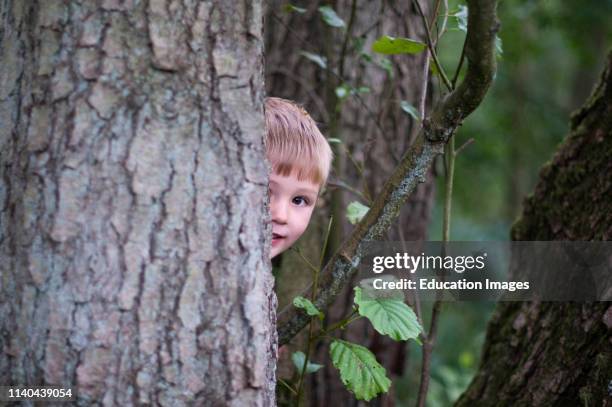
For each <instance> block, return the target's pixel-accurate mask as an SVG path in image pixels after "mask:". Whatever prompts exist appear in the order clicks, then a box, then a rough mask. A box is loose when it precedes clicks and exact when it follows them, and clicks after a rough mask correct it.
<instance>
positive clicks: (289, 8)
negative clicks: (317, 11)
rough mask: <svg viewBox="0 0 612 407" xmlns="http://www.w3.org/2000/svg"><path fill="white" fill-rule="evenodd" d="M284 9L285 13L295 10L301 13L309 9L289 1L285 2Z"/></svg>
mask: <svg viewBox="0 0 612 407" xmlns="http://www.w3.org/2000/svg"><path fill="white" fill-rule="evenodd" d="M283 11H284V12H285V13H293V12H295V13H299V14H304V13H305V12H306V11H307V10H306V9H305V8H302V7H297V6H294V5H293V4H291V3H287V4H285V5H284V6H283Z"/></svg>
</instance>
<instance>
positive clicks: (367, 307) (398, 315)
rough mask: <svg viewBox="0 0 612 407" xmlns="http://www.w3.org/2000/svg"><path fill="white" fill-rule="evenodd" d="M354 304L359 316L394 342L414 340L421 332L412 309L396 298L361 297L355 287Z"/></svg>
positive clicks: (359, 289) (358, 288)
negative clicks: (357, 308) (367, 320)
mask: <svg viewBox="0 0 612 407" xmlns="http://www.w3.org/2000/svg"><path fill="white" fill-rule="evenodd" d="M354 301H355V304H357V306H358V307H359V315H361V316H364V317H366V318H368V319H369V320H370V322H371V323H372V326H374V329H376V331H378V332H379V333H380V334H382V335H387V336H389V337H390V338H391V339H393V340H396V341H407V340H408V339H416V338H418V336H419V334H420V333H421V332H423V328H421V325H420V324H419V321H418V320H417V317H416V315H415V313H414V311H412V309H411V308H410V307H409V306H408V305H406V304H405V303H404V302H403V301H401V300H399V299H396V298H377V297H373V296H369V295H368V296H363V295H362V291H361V288H360V287H355V300H354Z"/></svg>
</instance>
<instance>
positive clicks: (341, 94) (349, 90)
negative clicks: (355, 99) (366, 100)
mask: <svg viewBox="0 0 612 407" xmlns="http://www.w3.org/2000/svg"><path fill="white" fill-rule="evenodd" d="M369 92H370V88H368V87H367V86H360V87H358V88H353V87H351V86H349V85H347V84H342V85H340V86H338V87H337V88H336V96H337V97H338V99H340V100H344V99H346V98H347V97H348V96H349V95H357V94H361V93H369Z"/></svg>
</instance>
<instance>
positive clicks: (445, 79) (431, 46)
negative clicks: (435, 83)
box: [414, 0, 453, 91]
mask: <svg viewBox="0 0 612 407" xmlns="http://www.w3.org/2000/svg"><path fill="white" fill-rule="evenodd" d="M414 4H416V7H417V10H418V11H419V15H420V16H421V19H422V20H423V25H424V26H425V38H427V48H429V53H430V54H431V58H432V59H433V61H434V64H435V65H436V68H438V72H440V77H441V78H442V81H443V82H444V85H446V87H447V88H448V90H449V91H452V90H453V87H452V85H451V83H450V81H449V80H448V77H447V76H446V73H445V72H444V69H443V68H442V65H441V64H440V61H439V60H438V55H437V54H436V48H435V46H434V43H433V41H432V40H431V34H430V32H429V23H428V22H427V18H426V17H425V14H424V13H423V9H422V8H421V5H420V4H419V0H414Z"/></svg>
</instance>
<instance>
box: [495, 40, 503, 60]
mask: <svg viewBox="0 0 612 407" xmlns="http://www.w3.org/2000/svg"><path fill="white" fill-rule="evenodd" d="M503 53H504V50H503V48H502V40H501V38H499V36H498V35H496V36H495V54H496V56H497V58H498V59H501V57H502V55H503Z"/></svg>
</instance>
